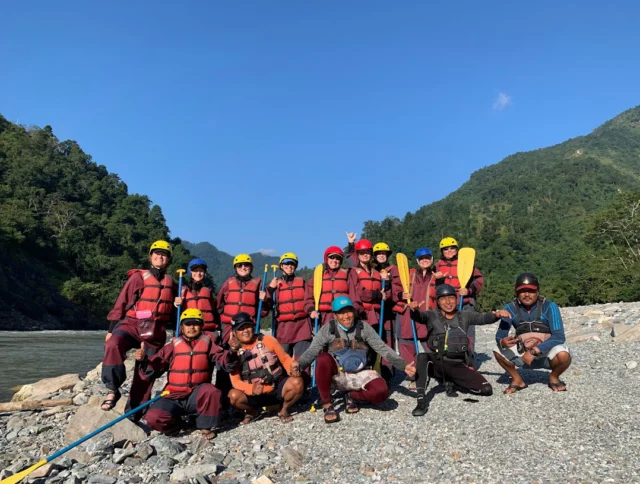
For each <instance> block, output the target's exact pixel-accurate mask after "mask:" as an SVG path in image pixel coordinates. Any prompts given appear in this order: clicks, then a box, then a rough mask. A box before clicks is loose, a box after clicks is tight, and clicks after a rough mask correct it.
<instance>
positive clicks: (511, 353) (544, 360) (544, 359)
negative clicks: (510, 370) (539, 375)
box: [500, 344, 571, 370]
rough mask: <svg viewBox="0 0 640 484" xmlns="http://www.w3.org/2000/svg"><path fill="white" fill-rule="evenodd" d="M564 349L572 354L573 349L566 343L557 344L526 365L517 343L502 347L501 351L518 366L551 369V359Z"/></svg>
mask: <svg viewBox="0 0 640 484" xmlns="http://www.w3.org/2000/svg"><path fill="white" fill-rule="evenodd" d="M563 351H564V352H565V353H569V354H571V351H570V350H569V347H568V346H567V345H566V344H561V345H555V346H554V347H553V348H551V349H550V350H549V351H548V352H547V353H542V354H540V355H538V356H536V358H535V359H534V360H533V362H532V364H531V365H525V364H524V361H522V356H521V355H520V354H519V353H518V347H517V345H516V346H512V347H510V348H507V349H506V350H503V349H502V348H500V353H501V354H502V356H504V357H505V358H506V359H507V360H509V361H510V362H511V363H513V364H514V365H516V366H517V367H518V368H522V367H527V368H534V369H536V370H540V369H545V370H550V369H551V360H553V359H554V358H555V357H556V355H557V354H558V353H562V352H563Z"/></svg>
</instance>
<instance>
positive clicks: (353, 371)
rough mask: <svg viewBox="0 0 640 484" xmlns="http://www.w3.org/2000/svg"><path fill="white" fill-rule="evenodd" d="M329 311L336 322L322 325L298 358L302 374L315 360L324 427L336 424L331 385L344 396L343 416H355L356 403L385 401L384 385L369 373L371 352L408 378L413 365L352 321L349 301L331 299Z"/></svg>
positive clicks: (342, 297) (412, 371)
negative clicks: (348, 414)
mask: <svg viewBox="0 0 640 484" xmlns="http://www.w3.org/2000/svg"><path fill="white" fill-rule="evenodd" d="M331 309H332V311H333V313H334V314H335V315H336V318H337V320H336V319H332V320H331V321H329V322H328V323H327V324H325V325H324V326H323V327H322V329H321V330H320V331H318V334H317V335H316V336H315V337H314V338H313V341H312V342H311V346H310V347H309V349H308V350H307V351H305V352H304V353H303V354H302V356H301V357H300V368H301V369H303V370H304V369H305V368H307V367H309V366H310V365H311V363H312V362H313V360H316V369H315V372H316V384H317V386H318V393H320V401H321V402H322V408H323V409H324V421H325V422H326V423H334V422H337V421H339V420H340V418H339V416H338V414H337V412H336V411H335V409H334V408H333V403H332V398H331V387H332V385H333V386H334V387H335V388H336V389H337V390H340V391H344V392H347V393H346V397H345V409H346V412H347V413H356V412H358V411H359V408H358V405H357V404H358V403H373V404H378V403H382V402H383V401H385V400H386V399H387V398H388V397H389V387H388V386H387V382H386V381H385V380H384V378H382V377H381V376H380V375H379V374H378V373H376V372H375V371H374V370H372V369H371V367H372V366H373V363H374V361H375V360H372V356H373V357H374V358H375V356H374V355H373V354H372V352H375V353H377V354H378V355H380V356H381V357H382V358H384V359H385V360H387V361H388V362H390V363H391V364H392V365H393V366H394V367H395V368H397V369H398V370H400V371H404V372H405V373H406V374H407V375H408V376H410V377H412V376H414V375H415V372H416V369H415V365H414V363H413V362H411V363H409V364H407V363H406V362H405V361H404V360H403V359H402V358H400V357H399V356H398V355H397V353H395V352H394V351H393V350H392V349H391V348H389V347H388V346H387V345H386V344H385V343H384V341H382V340H381V339H380V338H379V337H378V333H376V331H375V330H374V329H373V328H372V327H371V326H370V325H369V324H365V323H363V321H361V320H357V319H356V312H355V309H354V307H353V303H352V302H351V299H350V298H348V297H347V296H339V297H337V298H335V299H334V300H333V303H332V306H331ZM323 351H325V352H323Z"/></svg>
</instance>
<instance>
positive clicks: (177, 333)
mask: <svg viewBox="0 0 640 484" xmlns="http://www.w3.org/2000/svg"><path fill="white" fill-rule="evenodd" d="M176 272H177V273H178V295H179V296H180V298H182V274H184V273H185V272H187V271H185V270H184V269H178V270H177V271H176ZM181 307H182V302H181V303H180V304H179V305H178V314H177V315H176V332H175V334H174V336H175V337H176V338H177V337H178V335H179V334H180V308H181Z"/></svg>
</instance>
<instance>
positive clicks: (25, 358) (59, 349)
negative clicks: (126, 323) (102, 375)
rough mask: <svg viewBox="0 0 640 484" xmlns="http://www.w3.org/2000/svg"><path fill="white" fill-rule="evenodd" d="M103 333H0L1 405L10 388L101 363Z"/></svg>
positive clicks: (84, 371) (11, 393)
mask: <svg viewBox="0 0 640 484" xmlns="http://www.w3.org/2000/svg"><path fill="white" fill-rule="evenodd" d="M105 334H106V333H105V332H104V331H0V402H7V401H9V400H11V396H12V395H13V391H11V388H13V387H15V386H17V385H24V384H26V383H33V382H36V381H38V380H41V379H43V378H50V377H53V376H60V375H64V374H65V373H79V374H80V376H84V375H85V374H86V373H87V372H88V371H89V370H92V369H93V368H95V367H96V365H98V363H100V362H101V361H102V356H103V352H104V336H105Z"/></svg>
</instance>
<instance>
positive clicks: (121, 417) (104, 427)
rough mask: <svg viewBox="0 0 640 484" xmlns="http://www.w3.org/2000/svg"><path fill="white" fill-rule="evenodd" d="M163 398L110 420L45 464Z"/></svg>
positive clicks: (56, 454)
mask: <svg viewBox="0 0 640 484" xmlns="http://www.w3.org/2000/svg"><path fill="white" fill-rule="evenodd" d="M162 397H163V395H162V394H160V395H158V396H156V397H154V398H152V399H151V400H149V401H148V402H145V403H143V404H142V405H140V406H138V407H136V408H134V409H133V410H129V411H128V412H127V413H124V414H122V415H120V416H119V417H118V418H116V419H114V420H112V421H111V422H109V423H108V424H105V425H103V426H102V427H100V428H99V429H96V430H94V431H93V432H91V433H90V434H88V435H85V436H84V437H82V438H81V439H80V440H76V441H75V442H74V443H72V444H69V445H67V446H66V447H65V448H64V449H60V450H59V451H58V452H56V453H55V454H51V455H50V456H49V457H47V459H46V461H47V462H51V461H52V460H53V459H55V458H57V457H60V456H61V455H62V454H64V453H65V452H67V451H69V450H71V449H73V448H74V447H77V446H78V445H80V444H82V443H83V442H86V441H87V440H89V439H90V438H91V437H95V436H96V435H98V434H99V433H100V432H102V431H103V430H106V429H108V428H109V427H113V426H114V425H115V424H117V423H118V422H120V421H121V420H124V419H125V418H127V417H130V416H131V415H133V414H134V413H136V412H139V411H140V410H142V409H143V408H144V407H146V406H148V405H151V404H152V403H153V402H155V401H156V400H160V399H161V398H162Z"/></svg>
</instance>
